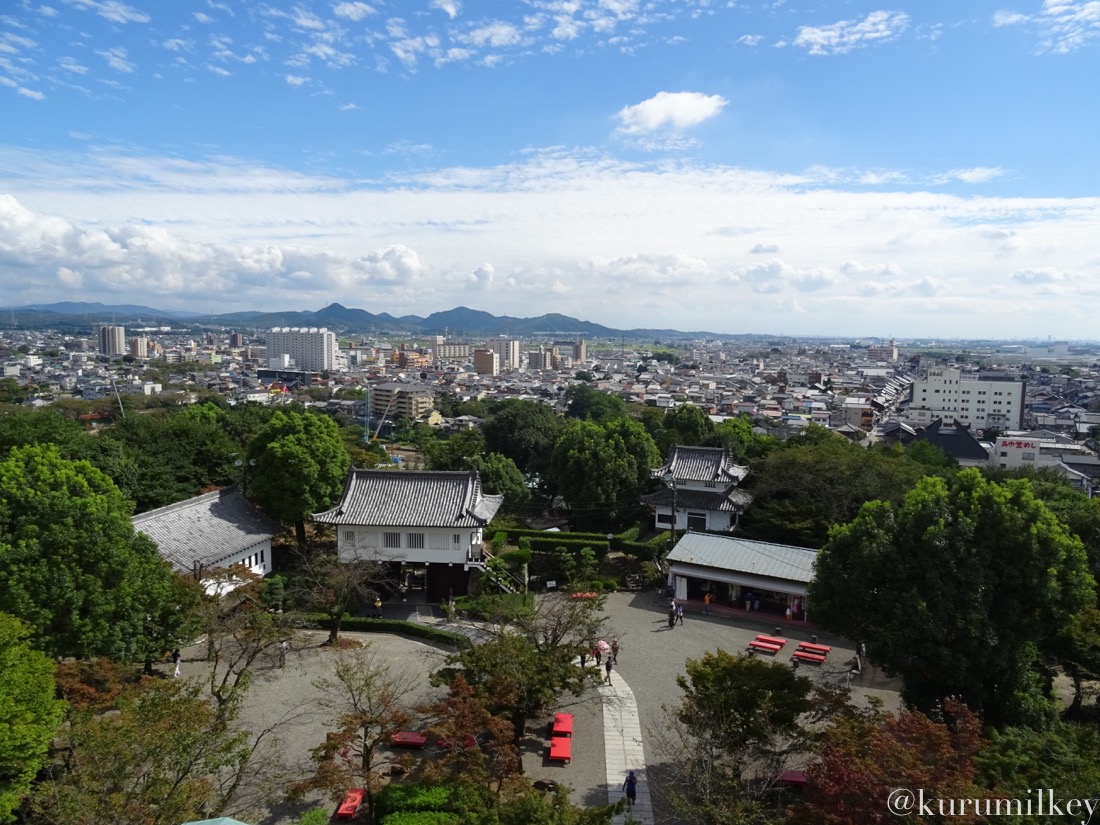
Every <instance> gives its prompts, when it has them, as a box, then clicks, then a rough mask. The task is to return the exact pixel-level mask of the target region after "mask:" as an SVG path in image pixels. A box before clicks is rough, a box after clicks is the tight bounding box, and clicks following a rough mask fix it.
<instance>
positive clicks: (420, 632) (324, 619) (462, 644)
mask: <svg viewBox="0 0 1100 825" xmlns="http://www.w3.org/2000/svg"><path fill="white" fill-rule="evenodd" d="M302 618H303V619H304V620H305V621H307V622H309V623H310V624H315V625H317V626H318V627H321V628H324V629H325V630H329V629H331V628H332V617H331V616H329V615H328V614H325V613H307V614H304V615H303V616H302ZM340 629H341V630H346V631H348V632H350V633H393V634H395V635H397V636H410V637H412V638H416V639H426V640H427V641H430V642H438V643H439V644H443V645H447V646H448V647H457V648H467V647H471V646H472V645H473V642H471V641H470V639H469V638H468V637H466V636H463V635H462V634H461V633H453V632H451V631H449V630H440V629H439V628H438V627H434V626H433V625H430V624H421V623H420V622H406V621H402V620H401V619H371V618H369V617H366V616H347V617H345V618H344V620H343V621H342V622H340Z"/></svg>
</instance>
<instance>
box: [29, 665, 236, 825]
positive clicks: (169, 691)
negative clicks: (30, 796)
mask: <svg viewBox="0 0 1100 825" xmlns="http://www.w3.org/2000/svg"><path fill="white" fill-rule="evenodd" d="M202 689H203V688H202V685H201V684H200V683H198V682H190V681H185V680H182V679H169V680H159V681H154V680H146V681H145V682H144V683H142V684H141V685H140V686H138V687H137V688H131V689H129V690H126V691H124V692H123V693H122V694H121V695H120V696H119V697H118V698H117V699H116V702H115V709H114V711H115V712H113V713H101V712H99V711H98V710H97V709H87V710H79V711H77V710H74V711H72V712H71V713H70V714H69V719H68V725H67V726H66V728H65V732H64V744H65V746H66V747H65V748H64V750H63V751H62V754H63V765H62V770H60V771H59V772H58V778H57V779H55V780H53V781H49V782H43V783H41V784H40V785H39V786H38V788H37V789H36V793H35V796H34V800H33V806H32V807H33V809H34V812H35V814H36V815H37V816H38V817H39V819H38V820H36V821H41V822H46V823H50V825H100V824H101V823H104V822H111V823H117V825H179V823H180V822H187V821H190V820H196V819H199V818H200V817H204V816H206V815H216V814H217V813H219V812H221V811H222V810H224V809H225V808H226V806H227V805H228V804H229V802H230V800H231V798H232V794H233V793H234V792H235V791H236V790H237V788H238V786H239V779H240V776H241V775H242V774H243V773H244V772H245V771H246V770H247V769H248V767H249V761H250V758H251V755H252V752H253V751H252V748H250V746H249V745H248V742H247V740H248V736H247V734H245V733H242V732H234V731H233V730H231V729H229V728H227V727H226V726H225V725H224V724H223V723H222V721H221V720H220V719H219V718H218V717H217V714H216V713H215V712H214V710H213V708H212V707H211V705H210V704H209V703H208V702H207V701H206V699H205V698H204V697H203V696H202Z"/></svg>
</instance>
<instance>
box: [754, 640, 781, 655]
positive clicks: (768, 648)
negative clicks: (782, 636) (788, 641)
mask: <svg viewBox="0 0 1100 825" xmlns="http://www.w3.org/2000/svg"><path fill="white" fill-rule="evenodd" d="M749 647H750V648H752V649H753V650H759V651H761V652H763V653H778V652H779V651H780V650H782V649H783V645H777V644H773V643H772V642H762V641H760V640H759V639H753V640H752V641H751V642H749Z"/></svg>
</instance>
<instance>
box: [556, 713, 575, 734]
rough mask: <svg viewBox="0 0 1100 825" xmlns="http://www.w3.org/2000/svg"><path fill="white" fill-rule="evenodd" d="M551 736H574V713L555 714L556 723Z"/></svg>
mask: <svg viewBox="0 0 1100 825" xmlns="http://www.w3.org/2000/svg"><path fill="white" fill-rule="evenodd" d="M550 735H551V736H572V735H573V714H572V713H555V714H554V722H553V724H551V726H550Z"/></svg>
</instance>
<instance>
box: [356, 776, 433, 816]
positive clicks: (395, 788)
mask: <svg viewBox="0 0 1100 825" xmlns="http://www.w3.org/2000/svg"><path fill="white" fill-rule="evenodd" d="M375 801H376V804H377V806H378V812H379V814H380V815H382V816H386V815H387V814H392V813H396V812H398V811H403V812H407V811H445V810H447V809H448V808H450V807H451V789H450V788H446V787H444V786H442V785H425V784H424V783H422V782H407V783H402V782H391V783H390V784H389V785H387V786H386V787H385V788H383V789H382V792H381V793H380V794H378V798H377V799H376V800H375Z"/></svg>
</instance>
